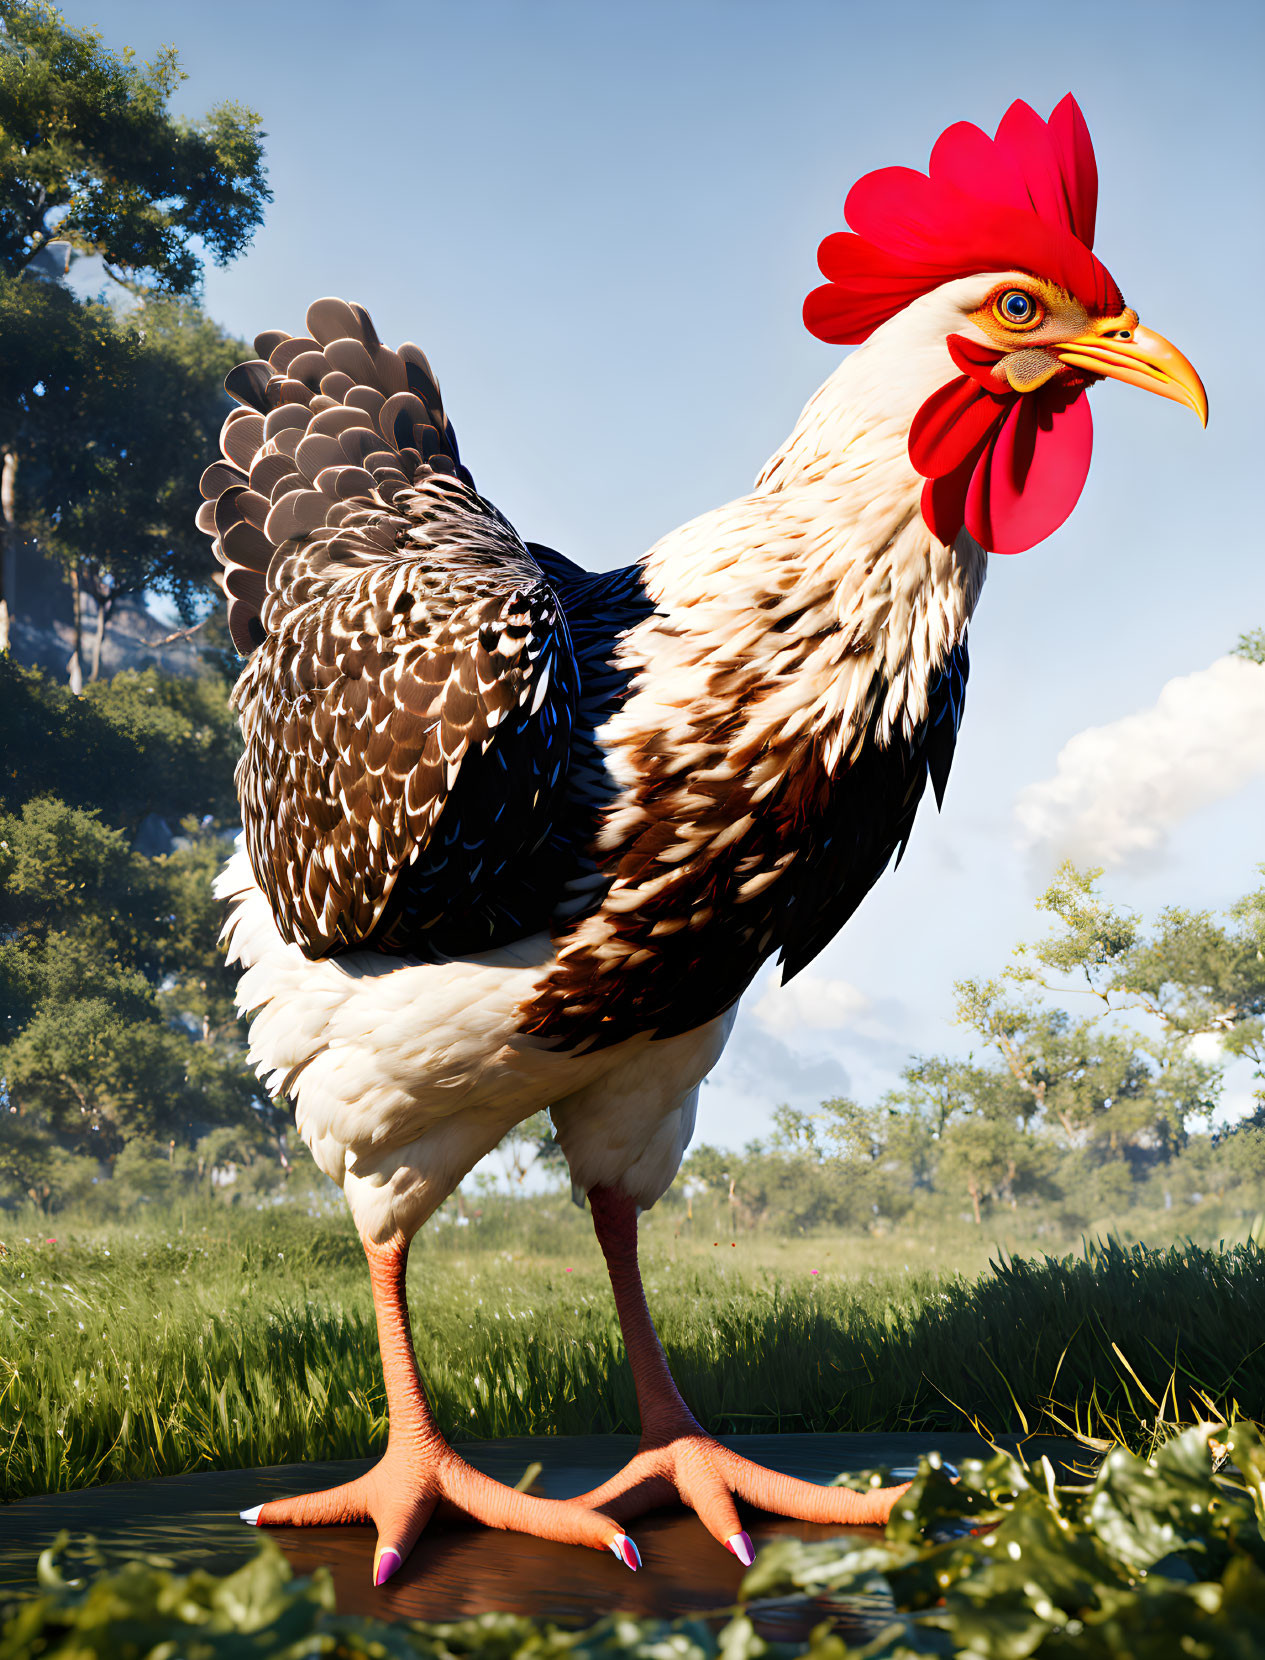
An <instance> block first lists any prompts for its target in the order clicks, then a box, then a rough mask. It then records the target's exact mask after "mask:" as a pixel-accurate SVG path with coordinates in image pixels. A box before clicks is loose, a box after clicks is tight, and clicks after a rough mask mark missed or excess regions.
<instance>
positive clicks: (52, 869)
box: [0, 659, 287, 1205]
mask: <svg viewBox="0 0 1265 1660" xmlns="http://www.w3.org/2000/svg"><path fill="white" fill-rule="evenodd" d="M227 691H228V688H227V685H226V684H225V682H224V681H223V680H220V679H218V678H217V677H214V676H210V675H208V676H205V677H203V678H202V679H199V680H193V679H179V678H176V677H171V676H163V675H160V674H158V673H157V672H156V671H154V670H149V671H147V672H146V673H144V674H136V673H128V674H122V675H118V676H116V677H115V679H114V680H113V681H112V682H111V683H110V684H108V685H98V686H95V687H90V688H89V689H88V691H87V693H86V694H85V695H84V696H83V697H81V698H76V697H73V696H72V695H71V694H70V693H69V692H68V691H67V690H65V689H63V688H59V687H56V686H54V685H52V684H51V683H50V682H49V681H48V680H47V679H46V678H44V677H43V676H41V675H40V674H38V673H37V672H36V671H34V670H26V669H20V668H18V667H17V666H16V665H14V664H13V663H12V662H11V660H9V659H0V753H2V754H3V755H4V765H3V767H2V768H0V1111H3V1112H4V1114H5V1119H4V1134H3V1136H2V1137H0V1141H3V1143H4V1152H3V1156H2V1157H0V1185H7V1186H9V1187H10V1188H11V1189H12V1188H16V1189H17V1190H18V1191H21V1192H26V1193H28V1194H30V1195H32V1196H33V1197H35V1198H36V1199H37V1200H38V1201H39V1202H40V1203H43V1204H45V1205H47V1204H50V1203H53V1202H62V1201H64V1200H65V1198H66V1197H67V1195H68V1193H70V1192H71V1191H73V1190H74V1189H75V1184H76V1183H80V1184H81V1180H82V1172H83V1170H84V1169H85V1168H87V1166H85V1165H84V1164H83V1163H82V1162H78V1163H76V1162H75V1161H76V1160H78V1161H82V1160H84V1159H89V1160H91V1161H92V1164H91V1168H92V1170H93V1172H94V1173H95V1172H96V1170H97V1169H98V1168H99V1161H110V1160H113V1159H114V1158H116V1157H117V1156H118V1155H119V1153H120V1152H121V1151H122V1150H123V1149H124V1148H125V1147H127V1146H129V1145H131V1144H133V1143H135V1142H137V1141H138V1139H139V1140H142V1141H144V1142H146V1143H147V1144H148V1143H153V1144H155V1145H161V1146H163V1147H166V1148H169V1149H171V1158H174V1157H175V1155H176V1153H177V1152H179V1150H180V1149H189V1148H191V1147H192V1146H193V1145H194V1143H195V1142H196V1141H197V1140H198V1139H199V1138H200V1137H201V1136H202V1135H203V1134H205V1133H206V1132H207V1131H208V1130H210V1129H212V1128H214V1127H216V1126H225V1127H237V1128H238V1129H239V1130H240V1131H241V1133H242V1134H243V1135H245V1136H246V1137H247V1138H248V1139H249V1140H251V1141H252V1142H258V1141H259V1140H260V1139H261V1138H262V1139H264V1140H266V1141H267V1142H269V1143H270V1144H271V1145H272V1146H273V1147H274V1149H275V1148H276V1147H277V1144H278V1136H279V1133H280V1132H281V1130H282V1128H283V1127H284V1125H285V1124H286V1122H287V1119H286V1115H285V1114H284V1112H282V1111H278V1110H277V1109H275V1108H273V1107H272V1106H270V1105H269V1104H268V1103H267V1102H266V1101H265V1100H263V1099H262V1098H261V1093H260V1090H259V1087H258V1084H257V1082H256V1080H255V1078H254V1076H253V1073H252V1072H251V1070H250V1068H249V1067H248V1066H247V1064H246V1059H245V1042H244V1033H243V1032H242V1029H241V1027H240V1025H239V1023H238V1021H237V1017H236V1012H235V1008H234V1004H233V991H232V980H231V978H230V976H229V975H228V973H227V972H226V970H225V968H224V964H223V959H222V957H221V955H220V953H219V950H218V948H217V943H216V941H217V936H218V932H219V926H220V921H221V918H220V914H219V906H218V905H217V903H216V902H215V900H214V899H213V897H212V894H211V888H210V877H211V874H212V872H213V870H214V869H215V867H216V865H218V864H219V863H220V862H221V861H222V859H223V857H224V853H225V847H224V841H223V836H222V833H221V832H220V830H219V828H218V822H217V815H219V814H223V816H224V817H231V815H232V813H233V805H234V803H233V790H232V769H233V763H234V759H235V757H236V754H237V740H236V733H235V731H234V728H233V721H232V716H231V714H230V712H229V710H228V707H227ZM173 826H174V827H175V828H176V829H177V830H178V831H179V834H178V835H177V836H174V837H173V836H172V834H171V828H172V827H173ZM142 831H144V832H145V833H146V835H147V836H149V838H150V841H151V843H157V844H158V846H159V847H160V848H161V847H162V846H164V845H165V848H166V850H165V851H161V850H159V851H151V852H145V851H142V850H141V848H142V846H144V845H145V843H144V841H143V840H142V838H141V836H140V834H139V833H140V832H142ZM181 1156H182V1157H183V1154H182V1155H181ZM68 1161H69V1162H68ZM169 1162H170V1158H169Z"/></svg>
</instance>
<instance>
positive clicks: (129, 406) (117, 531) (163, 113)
mask: <svg viewBox="0 0 1265 1660" xmlns="http://www.w3.org/2000/svg"><path fill="white" fill-rule="evenodd" d="M182 79H183V74H182V71H181V70H180V68H179V65H178V62H177V59H176V54H175V52H174V50H173V49H171V48H164V49H163V50H162V51H161V52H160V53H159V55H158V57H157V58H156V59H155V60H154V62H153V63H152V64H149V65H147V66H145V67H143V68H142V67H138V66H137V65H136V64H135V63H134V62H133V58H132V54H131V53H130V52H126V51H125V52H122V53H116V52H112V51H111V50H110V49H109V48H107V47H106V46H105V44H104V43H103V41H102V39H101V36H100V34H98V33H97V32H95V31H93V30H88V29H79V28H74V27H72V26H71V25H69V24H67V23H66V21H65V19H64V18H63V17H62V16H61V14H60V13H59V12H57V11H56V10H55V9H53V8H52V7H51V6H49V5H47V4H45V3H43V0H0V461H2V462H3V464H4V469H5V473H6V482H7V484H8V485H9V486H10V487H11V490H12V496H13V513H12V517H11V518H10V517H9V516H8V515H7V514H6V515H5V516H4V517H3V518H0V555H2V554H3V552H4V548H5V545H6V543H8V544H10V545H12V544H13V543H17V544H18V545H19V546H20V545H22V544H25V543H36V544H38V545H39V546H40V547H41V548H42V549H43V550H44V551H45V552H47V553H50V554H52V555H53V556H54V557H56V558H57V559H59V560H60V561H61V562H62V564H63V565H64V566H65V568H66V570H67V573H68V575H70V577H71V579H72V585H73V590H74V592H75V595H76V601H77V596H78V592H79V589H80V588H81V587H84V588H86V589H87V590H88V591H90V592H91V593H92V594H93V596H94V597H95V599H96V601H97V605H98V617H99V627H100V628H101V629H104V626H105V625H106V623H107V622H108V620H109V615H110V613H111V611H112V608H113V604H114V602H115V600H116V599H117V597H118V595H119V594H121V593H127V592H137V591H140V590H142V589H145V588H151V589H160V590H165V591H167V592H169V593H170V594H172V596H173V597H174V598H175V599H176V601H177V603H178V605H179V606H180V608H181V611H182V614H184V615H185V616H186V617H187V618H188V617H191V616H192V615H193V612H194V610H195V609H196V604H197V600H198V598H199V596H201V595H203V594H204V593H205V588H206V583H207V580H208V574H209V571H210V568H211V567H210V566H209V565H208V563H207V559H206V552H205V539H204V538H203V537H202V536H201V534H200V533H199V532H198V531H197V530H196V529H195V527H194V523H193V515H194V513H195V512H196V509H197V506H198V500H199V498H198V492H197V479H198V475H199V473H200V471H201V464H202V463H201V461H200V458H202V457H209V456H210V455H212V454H213V453H214V451H215V440H216V435H217V433H218V429H219V426H220V424H221V422H222V421H223V418H224V415H225V413H226V412H227V409H228V407H229V406H228V400H227V398H226V396H225V393H224V391H223V378H224V375H225V373H226V372H227V370H228V369H229V368H231V367H232V365H233V364H234V363H235V362H236V361H238V359H239V358H240V357H241V356H242V353H243V347H242V343H241V342H240V341H237V340H234V339H232V338H231V337H229V336H228V335H226V334H225V333H224V332H223V331H222V330H221V329H219V328H217V327H216V326H215V325H214V324H213V323H211V322H210V321H209V320H208V319H207V318H206V317H205V316H204V315H203V314H202V313H201V311H200V310H199V309H198V307H197V305H196V303H195V302H194V300H193V298H192V296H193V295H195V294H196V291H197V289H198V287H199V285H200V283H201V278H202V271H203V264H204V261H205V259H206V258H208V257H209V258H211V259H212V260H214V261H215V263H217V264H220V265H223V264H226V263H227V262H228V261H229V260H231V259H233V258H235V257H236V256H237V255H238V254H239V253H240V252H241V251H242V250H243V249H244V248H245V246H246V245H247V243H248V242H249V241H250V238H251V237H252V235H253V234H254V232H255V230H256V229H257V227H258V226H259V224H260V223H261V222H262V218H263V210H264V205H265V203H266V202H267V201H268V200H269V191H268V189H267V185H266V183H265V177H264V169H263V151H262V143H261V141H262V134H261V133H260V131H259V118H258V116H256V115H255V114H253V113H252V112H251V111H249V110H246V109H243V108H241V107H240V106H239V105H236V104H224V105H221V106H219V107H218V108H216V109H214V110H212V111H211V112H210V114H209V115H207V116H206V117H205V118H204V119H203V120H202V121H199V122H186V121H178V120H176V119H174V118H173V117H172V116H171V114H170V113H169V111H168V108H167V105H168V101H169V99H170V96H171V94H172V92H173V90H174V89H175V87H176V86H177V85H178V84H179V82H180V81H181V80H182ZM54 239H56V240H57V241H58V242H59V243H63V244H69V245H70V247H71V248H73V249H74V250H76V252H77V253H79V254H87V255H95V256H99V257H100V258H101V259H102V260H103V261H104V262H105V269H106V271H107V272H108V273H109V275H111V276H112V277H115V278H116V279H117V280H118V281H119V282H120V283H122V284H123V285H124V286H125V288H126V289H128V290H129V291H130V294H131V297H132V302H134V303H132V304H131V308H130V309H129V310H127V311H126V312H124V311H123V310H121V309H118V308H116V307H115V306H113V305H110V304H107V303H104V302H103V301H101V300H95V301H93V300H83V299H80V298H78V297H77V296H76V295H75V294H74V293H72V292H71V290H70V289H69V288H68V287H66V286H65V285H64V284H63V283H62V282H61V281H60V280H55V279H51V278H50V275H49V273H48V272H47V271H45V270H44V269H42V268H41V266H40V265H39V264H32V261H35V260H36V258H37V256H38V255H40V254H41V253H42V252H43V251H44V250H45V249H46V248H47V247H48V245H49V243H50V242H51V241H53V240H54ZM2 598H3V596H2V595H0V599H2ZM78 614H79V613H78V605H77V603H76V611H75V615H76V617H78ZM77 626H78V625H77V623H76V629H77ZM6 643H7V642H6V641H4V640H3V639H0V650H3V649H4V646H5V644H6ZM99 645H100V635H98V639H97V646H98V648H99ZM77 651H78V636H77V633H76V652H77ZM97 663H99V649H98V651H97V654H96V659H95V661H94V674H93V678H95V673H96V664H97Z"/></svg>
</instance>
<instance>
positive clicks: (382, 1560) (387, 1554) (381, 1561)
mask: <svg viewBox="0 0 1265 1660" xmlns="http://www.w3.org/2000/svg"><path fill="white" fill-rule="evenodd" d="M402 1560H403V1558H402V1557H401V1555H400V1553H399V1551H398V1550H392V1549H391V1548H390V1547H389V1546H388V1547H387V1549H386V1550H384V1551H383V1553H382V1555H381V1556H380V1557H379V1558H378V1560H377V1562H376V1563H375V1565H374V1569H373V1583H374V1584H375V1585H385V1584H386V1582H387V1580H388V1579H390V1577H391V1575H392V1574H393V1573H395V1572H396V1570H397V1569H398V1568H399V1566H400V1563H401V1561H402Z"/></svg>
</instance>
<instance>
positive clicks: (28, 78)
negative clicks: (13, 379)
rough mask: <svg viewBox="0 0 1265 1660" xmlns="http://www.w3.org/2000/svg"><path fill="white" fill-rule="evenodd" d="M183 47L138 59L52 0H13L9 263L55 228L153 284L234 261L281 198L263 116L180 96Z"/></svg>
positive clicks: (181, 287)
mask: <svg viewBox="0 0 1265 1660" xmlns="http://www.w3.org/2000/svg"><path fill="white" fill-rule="evenodd" d="M184 79H185V75H184V72H183V71H182V70H181V68H180V63H179V58H178V55H177V53H176V51H175V48H174V47H170V46H166V47H163V48H162V49H161V50H160V51H159V53H158V56H157V57H156V58H155V59H154V61H153V62H152V63H149V64H145V65H142V66H138V65H137V64H136V62H135V55H134V54H133V53H132V52H130V51H123V52H112V51H111V50H110V49H109V48H108V47H107V46H106V45H105V43H104V41H103V40H102V38H101V35H100V33H99V31H97V30H95V29H77V28H75V27H73V26H72V25H70V24H68V23H67V22H66V21H65V19H64V18H63V17H62V15H61V13H60V12H58V11H56V10H55V9H54V8H53V7H52V6H49V5H46V4H44V3H43V0H0V269H3V270H4V272H5V273H6V274H7V275H8V276H16V275H18V273H19V272H21V271H23V270H25V269H26V267H27V266H28V265H29V264H30V263H31V261H32V260H33V259H35V258H36V256H37V255H39V254H40V253H41V251H42V250H43V249H45V248H46V247H47V246H48V244H49V243H50V242H52V241H53V239H54V238H56V239H57V240H58V241H65V242H68V243H69V244H70V246H71V247H72V248H74V249H76V250H77V251H78V252H80V253H85V254H95V255H98V256H100V258H101V259H102V260H103V262H104V263H105V266H106V268H107V270H109V271H110V272H111V273H112V274H113V275H116V276H118V277H119V278H120V279H122V280H124V281H128V282H131V283H133V284H135V285H137V286H139V287H141V288H143V289H146V290H156V291H158V292H162V293H168V294H192V293H194V292H196V290H197V289H198V287H199V285H200V283H201V280H202V271H203V264H204V259H205V257H206V256H207V255H209V256H210V258H211V259H212V260H213V261H214V263H215V264H217V265H227V264H228V263H229V262H230V261H231V260H232V259H234V258H236V256H237V255H238V254H239V253H241V251H242V249H243V248H245V247H246V245H247V244H248V243H249V242H250V239H251V237H252V236H253V235H254V233H255V231H256V230H257V229H258V228H259V226H260V225H261V224H262V223H263V210H264V205H265V203H267V202H268V201H270V200H271V199H272V198H271V193H270V191H269V190H268V186H267V181H266V176H265V173H264V165H263V136H264V135H263V133H262V132H261V131H260V118H259V116H258V115H256V114H255V112H254V111H253V110H248V109H246V108H245V107H244V106H242V105H241V104H237V103H224V104H220V105H217V106H216V108H214V109H212V110H211V111H209V113H208V114H207V115H205V116H204V117H203V118H202V120H200V121H182V120H178V119H176V118H175V117H173V116H172V115H171V113H170V111H169V110H168V108H167V105H168V102H169V100H170V98H171V95H172V93H173V92H174V91H175V89H176V87H177V86H178V85H179V84H180V82H181V81H182V80H184Z"/></svg>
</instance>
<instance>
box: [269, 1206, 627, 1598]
mask: <svg viewBox="0 0 1265 1660" xmlns="http://www.w3.org/2000/svg"><path fill="white" fill-rule="evenodd" d="M364 1247H365V1255H366V1256H367V1257H368V1259H369V1279H370V1283H371V1284H372V1286H373V1307H374V1312H375V1314H376V1315H377V1319H378V1345H379V1348H380V1349H381V1351H382V1377H383V1381H384V1382H385V1384H386V1394H387V1409H388V1412H389V1414H390V1431H389V1433H388V1436H387V1450H386V1452H385V1453H384V1454H383V1455H382V1457H381V1458H380V1459H379V1460H378V1462H377V1463H376V1464H375V1465H374V1467H373V1468H372V1469H371V1470H368V1471H366V1472H365V1474H364V1475H362V1476H359V1477H357V1479H356V1480H355V1481H349V1482H346V1483H344V1485H343V1486H341V1487H330V1488H327V1489H325V1491H324V1492H319V1493H305V1494H304V1495H303V1496H302V1497H301V1498H295V1499H278V1500H276V1501H275V1502H273V1503H271V1504H262V1505H256V1506H255V1508H254V1509H253V1510H243V1511H242V1519H243V1520H244V1521H248V1522H253V1523H255V1524H256V1525H258V1526H262V1527H309V1526H317V1525H319V1524H321V1523H328V1522H373V1523H374V1525H375V1526H376V1527H377V1530H378V1545H377V1549H376V1551H375V1552H374V1558H373V1582H374V1584H375V1585H382V1584H383V1583H385V1581H386V1580H388V1579H390V1577H391V1575H392V1574H393V1573H395V1571H396V1569H397V1568H398V1567H399V1566H400V1564H401V1563H402V1562H403V1561H404V1558H405V1557H406V1556H407V1555H408V1553H409V1552H410V1551H411V1550H412V1548H413V1546H414V1545H415V1544H416V1543H417V1539H418V1536H419V1535H420V1533H421V1531H422V1529H423V1528H424V1527H425V1526H426V1523H427V1522H428V1521H429V1520H430V1517H431V1513H432V1512H433V1511H434V1509H435V1507H436V1505H437V1504H439V1503H440V1502H441V1500H446V1501H447V1502H448V1503H449V1504H450V1505H452V1506H453V1507H454V1508H455V1509H457V1510H459V1511H461V1512H463V1513H464V1514H465V1515H467V1516H469V1517H470V1518H471V1519H472V1520H473V1521H476V1522H483V1523H484V1524H485V1526H487V1527H499V1528H506V1529H509V1530H510V1531H512V1532H515V1533H530V1534H534V1535H535V1536H536V1537H537V1538H540V1539H557V1540H560V1541H562V1543H564V1544H574V1545H591V1546H592V1547H593V1548H594V1549H596V1550H611V1551H613V1552H614V1553H615V1555H616V1556H618V1557H619V1559H620V1561H621V1562H625V1563H626V1564H627V1565H628V1566H629V1567H630V1568H632V1569H634V1570H635V1569H636V1568H638V1567H639V1566H640V1563H641V1558H640V1557H639V1556H638V1554H637V1547H636V1546H635V1545H634V1544H633V1542H632V1540H631V1539H630V1538H629V1537H628V1535H627V1534H626V1533H625V1532H624V1531H623V1529H622V1528H620V1527H619V1526H617V1525H616V1523H615V1522H613V1521H612V1520H611V1519H610V1518H609V1517H608V1516H601V1515H598V1514H597V1512H596V1511H595V1510H593V1509H592V1508H591V1507H590V1508H586V1507H585V1506H583V1505H577V1504H575V1503H574V1502H565V1503H564V1502H562V1501H559V1500H556V1499H537V1498H529V1497H528V1496H527V1495H526V1494H525V1493H519V1492H516V1491H515V1490H514V1489H513V1488H511V1487H505V1486H503V1485H502V1484H501V1483H500V1482H499V1481H493V1480H492V1478H491V1477H490V1476H485V1475H482V1474H481V1473H480V1472H479V1471H478V1470H475V1469H472V1468H471V1466H470V1465H469V1464H467V1463H466V1462H465V1460H464V1459H463V1458H459V1457H458V1456H457V1454H456V1453H455V1452H454V1451H453V1450H452V1448H451V1447H450V1446H449V1445H448V1443H447V1441H445V1440H444V1438H443V1436H442V1435H441V1434H440V1432H439V1426H438V1425H437V1424H436V1423H435V1419H434V1416H433V1415H432V1413H431V1410H430V1404H429V1402H428V1401H427V1399H426V1394H425V1391H424V1390H423V1388H422V1380H421V1378H420V1377H419V1376H418V1371H417V1359H416V1357H415V1355H414V1353H413V1337H412V1332H411V1330H410V1328H409V1317H408V1305H407V1303H406V1302H405V1297H404V1277H405V1268H406V1265H407V1263H408V1241H407V1240H406V1239H404V1238H402V1237H399V1236H397V1237H396V1238H394V1239H391V1240H388V1241H387V1243H386V1244H385V1245H375V1244H373V1243H372V1242H370V1241H368V1240H366V1241H365V1242H364Z"/></svg>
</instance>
